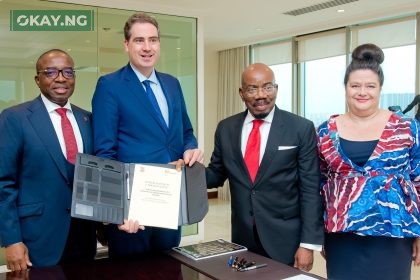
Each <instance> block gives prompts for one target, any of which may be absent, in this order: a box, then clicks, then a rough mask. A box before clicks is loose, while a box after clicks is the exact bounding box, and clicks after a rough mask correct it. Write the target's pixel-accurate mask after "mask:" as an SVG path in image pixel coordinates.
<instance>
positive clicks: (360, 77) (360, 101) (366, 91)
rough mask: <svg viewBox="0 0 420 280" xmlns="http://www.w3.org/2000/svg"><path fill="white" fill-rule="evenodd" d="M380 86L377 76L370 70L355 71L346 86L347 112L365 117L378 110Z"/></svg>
mask: <svg viewBox="0 0 420 280" xmlns="http://www.w3.org/2000/svg"><path fill="white" fill-rule="evenodd" d="M380 92H381V86H380V83H379V77H378V74H376V73H375V72H373V71H372V70H367V69H363V70H355V71H353V72H351V73H350V75H349V79H348V81H347V84H346V101H347V106H348V108H349V112H351V113H353V114H356V115H360V116H366V115H369V114H371V113H373V112H375V111H376V110H377V109H378V108H379V98H380Z"/></svg>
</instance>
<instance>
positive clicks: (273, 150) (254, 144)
mask: <svg viewBox="0 0 420 280" xmlns="http://www.w3.org/2000/svg"><path fill="white" fill-rule="evenodd" d="M239 95H240V96H241V98H242V100H243V101H244V102H245V105H246V107H247V110H246V111H245V112H243V113H239V114H237V115H234V116H231V117H229V118H227V119H225V120H222V121H221V122H220V123H219V125H218V127H217V129H216V133H215V144H214V151H213V154H212V157H211V162H210V164H209V166H208V168H207V169H206V176H207V185H208V186H209V187H217V186H221V185H222V184H223V183H224V181H225V180H226V179H228V180H229V184H230V192H231V209H232V241H233V242H235V243H239V244H242V245H245V246H247V247H248V249H249V250H250V251H253V252H256V253H259V254H262V255H266V256H268V257H271V258H273V259H275V260H278V261H280V262H283V263H286V264H289V265H294V266H295V267H298V268H299V269H302V270H306V271H308V270H310V269H311V268H312V263H313V250H314V249H315V250H321V245H322V244H323V222H322V202H321V197H320V193H319V167H318V159H317V152H316V136H315V128H314V125H313V123H312V122H311V121H309V120H306V119H304V118H302V117H299V116H297V115H294V114H291V113H289V112H286V111H283V110H280V109H278V108H277V107H276V106H275V101H276V96H277V85H276V84H275V81H274V73H273V71H272V70H271V69H270V68H269V67H268V66H266V65H264V64H261V63H256V64H253V65H251V66H249V67H247V68H246V69H245V71H244V72H243V74H242V87H241V88H240V89H239ZM254 120H255V121H254ZM255 123H259V125H260V127H259V130H258V128H257V129H255V130H254V129H253V128H254V127H255ZM256 134H257V135H258V134H259V136H258V137H256V138H255V135H256ZM251 138H252V139H251ZM255 139H258V140H255ZM255 148H256V149H255ZM255 150H256V151H255ZM253 151H255V153H256V155H254V156H250V154H252V153H253ZM252 158H253V159H252ZM252 162H254V163H252Z"/></svg>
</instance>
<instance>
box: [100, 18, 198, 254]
mask: <svg viewBox="0 0 420 280" xmlns="http://www.w3.org/2000/svg"><path fill="white" fill-rule="evenodd" d="M159 36H160V35H159V25H158V23H157V21H156V20H155V19H154V18H153V17H151V16H149V15H147V14H144V13H136V14H134V15H132V16H131V17H130V18H129V19H128V20H127V22H126V23H125V26H124V37H125V41H124V46H125V50H126V52H127V53H128V58H129V63H128V64H127V65H126V66H124V67H122V68H121V69H119V70H117V71H115V72H113V73H111V74H108V75H105V76H102V77H100V78H99V80H98V83H97V85H96V90H95V93H94V96H93V100H92V113H93V129H94V151H95V154H96V155H97V156H100V157H104V158H110V159H115V160H118V161H121V162H126V163H164V164H167V163H170V162H175V161H177V162H178V164H179V163H180V161H182V160H183V161H184V163H185V164H188V165H192V164H194V162H196V161H198V162H201V163H202V162H203V152H202V151H201V150H199V149H197V140H196V138H195V137H194V134H193V128H192V126H191V122H190V119H189V117H188V114H187V110H186V106H185V101H184V97H183V94H182V90H181V86H180V84H179V81H178V80H177V79H176V78H175V77H173V76H171V75H168V74H165V73H161V72H158V71H156V70H155V68H154V67H155V65H156V62H157V60H158V59H159V55H160V37H159ZM139 229H141V230H140V231H139ZM107 237H108V247H109V251H108V252H109V256H110V257H120V256H127V255H134V254H139V253H145V252H150V251H162V250H167V249H170V248H171V247H174V246H177V245H178V244H179V242H180V238H181V235H180V228H178V229H177V230H171V229H163V228H154V227H146V228H144V227H143V226H141V225H139V224H138V222H137V221H131V220H130V221H124V224H122V225H118V226H116V225H109V226H108V228H107Z"/></svg>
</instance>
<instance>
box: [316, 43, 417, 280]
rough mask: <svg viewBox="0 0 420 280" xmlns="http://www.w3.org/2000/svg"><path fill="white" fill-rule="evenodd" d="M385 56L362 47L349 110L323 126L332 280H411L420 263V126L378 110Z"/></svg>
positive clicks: (350, 75)
mask: <svg viewBox="0 0 420 280" xmlns="http://www.w3.org/2000/svg"><path fill="white" fill-rule="evenodd" d="M383 60H384V54H383V52H382V50H381V49H380V48H379V47H377V46H376V45H373V44H365V45H361V46H359V47H357V48H356V49H355V50H354V51H353V54H352V62H351V63H350V65H349V66H348V67H347V71H346V74H345V77H344V85H345V88H346V102H347V107H348V111H347V112H346V113H345V114H343V115H335V116H331V117H330V119H329V120H327V121H326V122H324V123H323V124H321V125H320V127H319V128H318V149H319V156H320V163H321V173H322V182H321V193H322V195H323V197H324V203H325V209H326V210H325V229H326V232H327V234H326V238H325V245H324V252H325V257H326V262H327V274H328V279H332V280H335V279H338V280H347V279H349V280H350V279H351V280H354V279H357V280H362V279H366V280H373V279H380V280H384V279H389V280H391V279H392V280H405V279H410V273H411V264H412V261H413V262H414V264H415V265H420V237H419V236H420V215H419V209H420V199H419V194H420V134H419V122H417V121H415V120H413V119H410V118H407V117H405V116H403V115H401V114H397V113H394V112H390V111H388V110H383V109H380V108H379V97H380V91H381V88H382V85H383V82H384V76H383V72H382V69H381V66H380V64H381V63H382V62H383Z"/></svg>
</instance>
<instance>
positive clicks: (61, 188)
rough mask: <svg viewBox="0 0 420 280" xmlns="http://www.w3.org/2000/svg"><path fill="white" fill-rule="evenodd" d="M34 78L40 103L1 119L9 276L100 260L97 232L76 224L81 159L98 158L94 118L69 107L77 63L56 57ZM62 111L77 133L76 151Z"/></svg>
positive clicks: (0, 198) (2, 239)
mask: <svg viewBox="0 0 420 280" xmlns="http://www.w3.org/2000/svg"><path fill="white" fill-rule="evenodd" d="M36 71H37V74H36V76H35V82H36V83H37V85H38V87H39V89H40V91H41V95H40V96H38V97H37V98H35V99H34V100H32V101H29V102H26V103H23V104H20V105H17V106H14V107H11V108H8V109H5V110H4V111H3V112H2V113H1V114H0V131H1V136H0V217H1V219H0V244H1V246H3V247H6V249H5V255H6V262H7V267H8V268H9V269H11V270H22V269H26V268H28V267H29V266H35V267H42V266H51V265H55V264H57V263H59V262H71V261H80V260H93V258H94V256H95V253H96V233H95V224H94V223H92V222H89V221H83V220H79V219H73V218H71V217H70V207H71V196H72V185H73V174H74V158H75V154H76V153H77V152H85V153H90V152H92V134H91V133H92V132H91V116H90V113H89V112H87V111H85V110H82V109H80V108H78V107H76V106H74V105H71V104H70V103H69V101H68V99H69V98H70V96H71V95H72V94H73V91H74V84H75V72H74V62H73V59H72V58H71V57H70V56H69V55H68V54H67V53H66V52H64V51H62V50H58V49H53V50H49V51H47V52H45V53H44V54H42V55H41V56H40V57H39V59H38V61H37V63H36ZM57 110H58V111H57ZM60 110H62V111H63V112H64V114H66V116H67V120H69V122H70V124H71V127H72V130H73V138H72V140H71V144H72V146H71V147H70V148H69V146H68V145H67V144H68V143H67V142H66V141H67V139H68V137H67V135H68V134H67V133H63V130H62V126H68V122H66V124H65V125H62V118H63V117H61V116H60V114H59V113H58V112H59V111H60ZM76 145H77V147H76Z"/></svg>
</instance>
